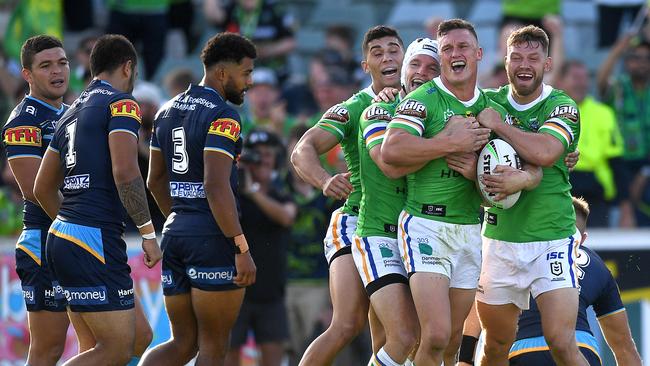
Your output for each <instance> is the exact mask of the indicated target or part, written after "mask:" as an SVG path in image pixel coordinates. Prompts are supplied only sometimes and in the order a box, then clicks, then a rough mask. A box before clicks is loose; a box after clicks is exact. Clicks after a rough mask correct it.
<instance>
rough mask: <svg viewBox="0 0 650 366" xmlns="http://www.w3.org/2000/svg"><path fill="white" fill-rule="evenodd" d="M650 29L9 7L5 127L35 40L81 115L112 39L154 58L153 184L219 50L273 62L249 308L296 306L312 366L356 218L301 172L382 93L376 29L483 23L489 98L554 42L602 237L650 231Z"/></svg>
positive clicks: (127, 3) (255, 122)
mask: <svg viewBox="0 0 650 366" xmlns="http://www.w3.org/2000/svg"><path fill="white" fill-rule="evenodd" d="M647 13H648V2H647V1H646V0H536V1H525V0H480V1H479V0H454V1H452V0H429V1H424V0H399V1H398V0H282V1H271V0H48V1H42V0H3V1H0V32H1V33H2V34H0V35H1V36H2V37H1V38H0V39H2V43H1V44H0V119H2V120H3V121H4V120H6V118H7V116H8V115H9V113H10V112H11V110H12V109H13V107H14V106H15V105H16V104H17V103H18V102H19V101H20V100H21V99H22V98H23V97H24V95H25V93H26V92H27V84H26V83H25V82H24V81H23V80H22V78H21V77H20V69H21V67H20V62H19V53H20V46H21V45H22V42H23V41H24V40H25V39H26V38H28V37H29V36H32V35H35V34H41V33H47V34H50V35H54V36H58V37H60V38H62V39H63V40H64V43H65V47H66V51H67V55H68V58H69V59H70V68H71V77H70V79H71V81H70V90H69V92H68V94H67V95H66V97H65V101H66V102H67V103H71V102H72V101H74V99H75V98H76V96H77V95H78V94H79V93H80V91H81V90H83V88H84V87H85V85H87V84H88V82H89V79H90V74H89V69H88V62H89V54H90V51H91V49H92V46H93V43H94V41H95V39H96V38H97V37H98V35H101V34H104V33H120V34H124V35H125V36H127V37H128V38H129V39H130V40H131V41H132V42H133V43H134V44H135V45H136V48H137V49H138V51H139V53H140V62H139V65H138V66H139V75H140V80H139V81H138V83H137V84H136V87H135V90H134V92H133V95H134V96H135V98H136V99H137V100H138V101H139V103H140V105H141V108H142V113H143V126H144V127H145V128H143V129H141V136H140V144H141V149H140V163H141V168H142V172H143V175H145V176H146V171H147V165H148V164H147V161H148V151H149V148H148V141H149V137H150V127H151V124H152V121H153V119H154V116H155V113H156V111H157V109H158V108H159V107H160V106H161V104H162V103H164V102H165V101H166V100H167V99H169V98H171V97H173V96H174V95H176V94H178V93H180V92H182V91H184V90H185V89H186V88H187V86H188V84H190V83H197V82H198V81H199V80H198V78H199V77H200V75H202V66H201V63H200V60H199V57H198V54H199V52H200V50H201V47H202V46H203V44H204V43H205V41H206V40H207V39H208V38H209V37H210V36H212V35H214V34H215V32H218V31H223V30H225V31H231V32H238V33H241V34H243V35H245V36H247V37H249V38H250V39H252V40H253V41H254V43H255V44H256V46H257V48H258V55H259V58H258V59H257V60H256V69H255V71H254V73H253V82H254V86H253V87H252V88H251V89H250V90H249V91H248V93H247V97H246V102H245V104H244V105H243V106H242V107H241V108H240V113H241V115H242V119H243V121H244V127H243V130H244V134H243V136H244V138H245V150H244V152H243V154H242V157H241V166H242V167H241V171H240V174H241V180H240V182H242V183H241V184H240V185H241V192H240V193H241V197H242V205H241V207H242V211H243V212H242V224H243V227H244V230H245V232H246V233H247V236H248V238H249V241H250V242H251V245H252V246H253V250H252V253H253V256H254V259H255V261H256V263H257V264H258V271H259V274H258V283H257V284H256V285H255V286H253V287H252V288H250V290H249V291H247V295H246V302H247V303H249V304H252V305H254V304H267V303H274V302H282V301H285V302H286V306H287V309H288V314H289V319H288V320H289V322H288V324H289V326H290V329H289V334H288V336H289V335H290V339H291V343H292V347H291V349H293V350H294V353H296V354H301V353H302V351H303V350H304V347H305V345H307V344H309V341H310V340H311V339H313V338H314V337H315V335H318V334H320V332H321V330H322V329H324V328H325V327H327V325H328V324H329V318H328V317H331V314H330V313H328V310H327V305H326V304H328V303H329V299H328V296H329V295H328V290H327V264H326V262H325V259H324V257H323V254H322V238H323V236H324V234H325V233H324V231H325V229H326V228H327V225H328V220H329V216H330V213H331V212H332V211H333V210H334V209H336V208H337V207H338V206H339V205H340V204H341V203H340V202H335V201H333V200H331V199H328V198H326V197H324V196H323V195H322V194H321V192H320V191H318V190H317V189H315V188H313V187H312V186H311V185H309V184H307V183H305V182H304V181H302V180H301V179H300V178H299V177H298V176H297V175H296V174H294V173H293V172H292V169H291V166H290V164H289V163H288V156H289V153H290V151H291V149H292V148H293V146H294V144H295V143H296V142H297V141H298V139H299V138H300V137H301V136H302V134H303V133H304V132H305V131H306V130H307V129H308V128H309V127H311V126H313V125H314V124H315V123H316V122H317V121H318V119H319V118H320V116H321V115H322V113H323V112H324V111H326V110H327V109H328V108H329V107H331V106H332V105H334V104H336V103H338V102H340V101H343V100H345V99H347V98H349V97H350V96H351V95H352V94H353V93H354V92H356V91H357V90H359V89H361V88H363V87H365V86H367V85H368V84H369V82H370V81H369V78H368V75H366V74H364V73H363V71H362V70H361V67H360V60H361V47H360V43H361V39H362V37H363V33H364V32H365V31H366V30H367V29H368V28H369V27H371V26H373V25H376V24H387V25H391V26H394V27H396V28H397V29H398V31H399V32H400V34H401V36H402V38H403V40H404V43H405V45H407V44H408V43H409V42H411V41H412V40H413V39H415V38H417V37H422V36H428V37H435V33H436V28H437V24H438V23H439V22H440V21H441V20H443V19H446V18H453V17H462V18H465V19H468V20H469V21H471V22H472V23H474V25H475V26H476V30H477V33H478V35H479V42H480V43H481V46H482V47H483V50H484V58H483V61H482V62H481V63H480V66H479V67H480V69H479V72H480V86H481V87H485V88H488V87H490V88H495V87H499V86H502V85H504V84H506V83H507V76H506V73H505V69H504V66H503V57H504V55H505V52H506V46H505V40H506V38H507V36H508V34H509V32H510V31H512V30H513V29H514V28H516V27H519V26H521V25H524V24H536V25H539V26H541V27H543V28H544V29H545V30H546V31H547V32H548V34H549V36H550V38H551V56H552V57H553V60H554V61H553V63H554V69H553V72H552V73H550V74H549V75H547V78H548V79H547V80H546V82H547V83H548V84H551V85H553V86H554V87H557V88H560V89H564V90H565V91H566V92H567V93H568V94H569V95H570V96H571V97H572V98H573V99H575V101H576V102H577V103H578V105H579V108H580V113H581V120H582V135H581V138H580V144H579V150H580V152H581V156H580V162H579V163H578V165H577V167H576V170H575V171H574V172H573V173H572V177H571V181H572V184H573V187H574V188H573V190H574V192H573V193H574V195H578V196H583V197H585V198H586V199H587V200H588V201H589V203H590V205H591V207H592V214H591V216H590V224H591V225H592V226H601V227H620V228H632V227H646V226H650V180H649V179H648V177H650V43H649V42H648V40H650V26H647V25H646V21H645V18H646V17H647ZM2 159H3V160H1V161H0V171H1V173H2V174H1V176H0V235H4V236H13V235H16V234H17V233H19V232H20V230H21V227H22V221H21V220H22V217H21V215H22V214H21V211H22V199H21V195H20V191H19V189H18V187H17V185H16V183H15V181H14V179H13V177H12V175H11V171H10V170H9V168H8V166H7V164H6V161H5V160H4V154H2ZM322 160H323V163H324V164H325V165H326V166H327V167H328V169H331V171H332V172H336V171H344V170H346V167H345V163H344V161H343V158H342V154H341V152H340V150H337V149H334V150H333V151H331V152H330V153H328V154H327V155H325V156H323V157H322ZM149 202H150V203H151V209H152V213H153V212H156V214H154V217H155V220H154V221H155V224H156V226H157V228H158V229H160V228H161V227H162V223H163V221H164V218H163V217H162V215H161V214H160V212H159V211H158V210H157V208H156V207H155V204H154V201H153V199H152V198H151V197H149ZM314 324H316V325H315V326H314ZM242 326H243V325H242ZM244 334H245V331H244ZM242 342H243V340H242ZM352 347H359V348H358V350H357V351H351V352H350V357H354V355H357V354H359V355H367V354H369V352H370V351H369V349H368V348H367V347H368V345H367V342H366V341H363V340H361V341H360V342H359V344H358V345H353V346H352ZM270 349H271V350H273V348H270ZM359 350H363V351H359ZM361 362H363V360H361ZM344 364H361V363H359V362H355V361H351V362H349V363H344Z"/></svg>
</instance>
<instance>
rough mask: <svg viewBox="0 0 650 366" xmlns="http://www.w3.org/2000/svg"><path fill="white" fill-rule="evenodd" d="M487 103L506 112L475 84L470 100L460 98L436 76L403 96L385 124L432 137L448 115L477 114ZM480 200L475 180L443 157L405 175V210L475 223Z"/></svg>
mask: <svg viewBox="0 0 650 366" xmlns="http://www.w3.org/2000/svg"><path fill="white" fill-rule="evenodd" d="M486 107H492V108H494V109H496V110H497V111H499V112H500V113H502V115H503V116H505V114H506V113H505V110H503V108H502V107H500V106H499V105H497V104H496V103H494V102H492V101H491V100H490V99H489V98H488V97H487V96H486V95H485V94H484V93H483V92H482V91H480V90H479V89H478V88H476V89H475V91H474V97H473V98H472V99H471V100H469V101H467V102H461V101H459V100H458V99H457V98H456V97H455V96H454V95H453V94H452V93H451V91H449V89H447V87H445V86H444V85H443V84H442V80H440V78H439V77H438V78H435V79H433V80H432V81H430V82H427V83H425V84H424V85H422V86H420V87H419V88H417V89H416V90H415V91H413V92H411V93H410V94H409V95H407V96H406V97H405V98H404V100H403V101H402V102H401V103H400V104H399V106H398V107H397V111H396V112H395V117H394V118H393V120H392V121H391V122H390V124H389V125H388V128H401V129H403V130H405V131H407V132H408V133H410V134H412V135H416V136H422V137H425V138H431V137H433V136H435V135H436V134H437V133H439V132H440V131H442V129H443V128H444V127H445V125H446V124H447V120H448V119H449V118H450V117H451V116H453V115H463V116H476V115H478V114H479V112H481V111H482V110H483V109H485V108H486ZM481 202H482V199H481V196H480V194H479V192H478V190H477V188H476V183H475V182H474V181H471V180H468V179H466V178H465V177H463V176H462V175H461V174H460V173H458V172H456V171H454V170H452V169H451V168H450V167H449V166H448V165H447V162H446V161H445V159H444V157H443V158H439V159H434V160H431V161H430V162H429V163H427V165H425V166H424V167H423V168H422V169H420V170H418V171H417V172H415V173H413V174H409V175H408V176H407V199H406V211H407V212H408V213H409V214H411V215H414V216H419V217H422V218H426V219H431V220H436V221H443V222H448V223H451V224H463V225H464V224H478V223H479V222H480V221H479V213H480V210H481V209H480V206H481Z"/></svg>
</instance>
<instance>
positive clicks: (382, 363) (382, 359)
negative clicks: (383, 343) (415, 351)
mask: <svg viewBox="0 0 650 366" xmlns="http://www.w3.org/2000/svg"><path fill="white" fill-rule="evenodd" d="M375 360H376V361H377V363H378V364H379V365H378V366H403V365H402V364H400V363H398V362H396V361H395V360H393V359H392V358H391V357H390V356H389V355H388V353H386V351H385V350H384V347H381V349H380V350H379V352H377V355H375Z"/></svg>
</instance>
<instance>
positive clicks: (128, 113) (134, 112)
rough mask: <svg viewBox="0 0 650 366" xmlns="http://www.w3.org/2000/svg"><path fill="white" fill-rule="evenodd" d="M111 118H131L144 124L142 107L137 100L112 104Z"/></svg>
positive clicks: (123, 100)
mask: <svg viewBox="0 0 650 366" xmlns="http://www.w3.org/2000/svg"><path fill="white" fill-rule="evenodd" d="M110 108H111V116H113V117H131V118H133V119H135V120H136V121H138V122H140V123H142V112H141V111H140V106H139V105H138V103H137V102H136V101H135V100H132V99H122V100H118V101H117V102H115V103H111V106H110Z"/></svg>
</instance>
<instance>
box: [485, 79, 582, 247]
mask: <svg viewBox="0 0 650 366" xmlns="http://www.w3.org/2000/svg"><path fill="white" fill-rule="evenodd" d="M486 94H487V95H488V96H489V97H490V98H491V99H493V100H494V101H495V102H497V103H499V104H501V105H502V106H503V107H504V108H505V109H506V110H507V112H508V116H507V118H506V122H507V123H509V124H512V125H514V126H515V127H517V128H519V129H521V130H523V131H526V132H535V133H546V134H549V135H551V136H553V137H555V138H556V139H558V140H559V141H560V142H562V145H564V153H563V154H562V156H561V157H560V158H559V159H558V160H557V161H556V162H555V164H554V165H553V166H552V167H550V168H543V173H544V177H543V178H542V181H541V182H540V184H539V186H537V188H535V189H534V190H532V191H522V192H521V196H519V200H518V201H517V203H516V204H515V205H514V206H512V207H511V208H509V209H507V210H502V209H498V208H496V207H491V208H489V209H488V210H487V212H486V216H485V225H484V227H483V235H485V236H486V237H488V238H492V239H496V240H503V241H509V242H515V243H524V242H533V241H547V240H557V239H562V238H568V237H569V236H570V235H573V234H574V233H575V230H576V229H575V221H576V218H575V212H574V210H573V203H572V201H571V183H569V171H568V169H567V167H566V165H565V164H564V158H565V156H566V154H567V153H569V152H572V151H575V149H576V146H578V138H579V136H580V115H579V112H578V107H577V106H576V103H575V102H574V101H573V100H572V99H571V98H569V96H567V95H566V94H565V93H564V92H563V91H560V90H557V89H553V88H552V87H551V86H549V85H544V86H543V90H542V94H541V95H540V97H539V98H538V99H537V100H535V101H533V102H531V103H529V104H526V105H520V104H518V103H517V102H515V100H514V99H513V97H512V93H511V91H510V86H504V87H502V88H500V89H498V90H496V91H486Z"/></svg>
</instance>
